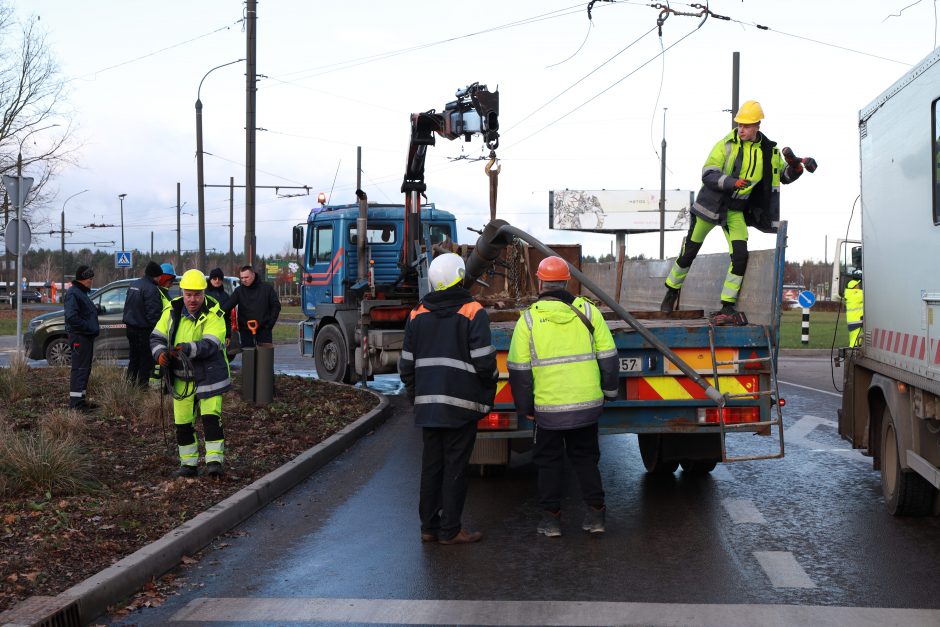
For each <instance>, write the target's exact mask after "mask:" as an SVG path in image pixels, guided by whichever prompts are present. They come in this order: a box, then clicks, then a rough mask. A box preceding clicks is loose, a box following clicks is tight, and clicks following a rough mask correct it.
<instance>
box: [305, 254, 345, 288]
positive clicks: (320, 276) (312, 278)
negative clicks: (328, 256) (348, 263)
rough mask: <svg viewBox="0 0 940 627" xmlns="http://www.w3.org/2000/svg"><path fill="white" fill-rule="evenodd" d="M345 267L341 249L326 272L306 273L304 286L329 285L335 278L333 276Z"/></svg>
mask: <svg viewBox="0 0 940 627" xmlns="http://www.w3.org/2000/svg"><path fill="white" fill-rule="evenodd" d="M342 267H343V249H342V248H340V249H339V250H338V251H336V254H335V255H334V256H333V260H332V261H330V266H329V267H328V268H327V269H326V272H305V273H304V285H327V284H328V283H329V282H330V280H331V279H332V278H333V275H334V274H336V272H338V271H339V269H340V268H342Z"/></svg>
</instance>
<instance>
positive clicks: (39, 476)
mask: <svg viewBox="0 0 940 627" xmlns="http://www.w3.org/2000/svg"><path fill="white" fill-rule="evenodd" d="M0 475H3V476H5V480H4V482H5V483H6V490H7V491H9V492H11V493H18V492H33V491H35V492H41V493H44V494H48V495H50V496H62V495H71V494H79V493H81V492H87V491H89V490H90V489H92V488H94V486H95V481H94V479H93V477H92V462H91V458H90V457H89V456H88V455H87V454H86V453H85V452H84V451H83V450H82V447H81V444H80V442H79V439H78V437H77V436H75V435H72V434H69V435H66V436H65V437H54V436H52V435H51V434H49V433H46V432H43V431H38V432H28V431H20V432H12V431H6V432H5V433H3V434H0Z"/></svg>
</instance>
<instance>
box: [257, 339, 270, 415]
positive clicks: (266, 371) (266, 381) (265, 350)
mask: <svg viewBox="0 0 940 627" xmlns="http://www.w3.org/2000/svg"><path fill="white" fill-rule="evenodd" d="M273 398H274V347H273V346H258V347H257V348H256V349H255V397H254V399H253V400H254V403H255V405H267V404H268V403H270V402H271V400H272V399H273Z"/></svg>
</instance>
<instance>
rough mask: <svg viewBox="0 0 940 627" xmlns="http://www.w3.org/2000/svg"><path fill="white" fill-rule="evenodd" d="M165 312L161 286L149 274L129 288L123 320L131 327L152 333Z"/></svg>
mask: <svg viewBox="0 0 940 627" xmlns="http://www.w3.org/2000/svg"><path fill="white" fill-rule="evenodd" d="M162 314H163V299H162V298H161V297H160V288H159V287H157V284H156V283H154V282H153V279H151V278H150V277H147V276H143V277H140V278H139V279H137V280H136V281H134V282H133V283H131V286H130V287H129V288H127V300H125V301H124V317H123V318H122V320H123V321H124V324H126V325H127V326H128V327H129V328H132V329H137V330H140V331H146V332H147V333H150V332H151V331H152V330H153V328H154V327H155V326H157V322H158V321H159V320H160V316H161V315H162Z"/></svg>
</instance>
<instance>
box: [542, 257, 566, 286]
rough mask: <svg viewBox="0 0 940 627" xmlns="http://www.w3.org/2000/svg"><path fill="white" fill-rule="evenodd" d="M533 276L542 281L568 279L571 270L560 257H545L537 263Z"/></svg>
mask: <svg viewBox="0 0 940 627" xmlns="http://www.w3.org/2000/svg"><path fill="white" fill-rule="evenodd" d="M535 276H537V277H538V278H540V279H541V280H543V281H568V280H570V279H571V271H570V270H568V263H567V262H566V261H565V260H564V259H562V258H561V257H546V258H545V259H543V260H542V261H541V263H539V269H538V271H537V272H536V273H535Z"/></svg>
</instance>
